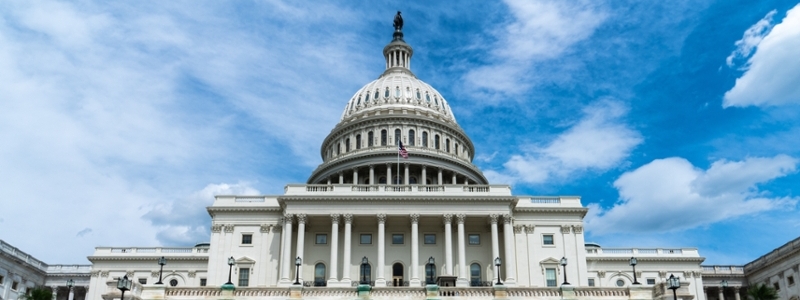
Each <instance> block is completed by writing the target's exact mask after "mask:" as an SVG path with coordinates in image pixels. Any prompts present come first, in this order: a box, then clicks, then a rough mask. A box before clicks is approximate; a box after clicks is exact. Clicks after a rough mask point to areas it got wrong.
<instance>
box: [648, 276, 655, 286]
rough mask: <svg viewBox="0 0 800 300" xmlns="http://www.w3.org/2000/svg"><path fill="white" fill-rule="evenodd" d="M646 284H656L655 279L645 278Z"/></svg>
mask: <svg viewBox="0 0 800 300" xmlns="http://www.w3.org/2000/svg"><path fill="white" fill-rule="evenodd" d="M647 284H649V285H654V284H656V279H655V278H647Z"/></svg>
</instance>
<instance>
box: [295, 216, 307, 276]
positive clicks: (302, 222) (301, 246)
mask: <svg viewBox="0 0 800 300" xmlns="http://www.w3.org/2000/svg"><path fill="white" fill-rule="evenodd" d="M305 242H306V215H305V214H298V215H297V249H296V250H295V253H297V255H296V256H295V257H299V258H301V259H304V260H305V256H303V255H304V254H303V252H304V251H303V250H305V244H306V243H305ZM304 262H305V261H304ZM297 273H298V274H300V277H299V278H300V282H303V264H300V268H299V269H298V270H297Z"/></svg>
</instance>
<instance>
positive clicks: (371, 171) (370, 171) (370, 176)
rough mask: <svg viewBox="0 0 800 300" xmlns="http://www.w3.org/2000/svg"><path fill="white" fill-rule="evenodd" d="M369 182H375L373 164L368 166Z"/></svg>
mask: <svg viewBox="0 0 800 300" xmlns="http://www.w3.org/2000/svg"><path fill="white" fill-rule="evenodd" d="M369 184H375V166H369Z"/></svg>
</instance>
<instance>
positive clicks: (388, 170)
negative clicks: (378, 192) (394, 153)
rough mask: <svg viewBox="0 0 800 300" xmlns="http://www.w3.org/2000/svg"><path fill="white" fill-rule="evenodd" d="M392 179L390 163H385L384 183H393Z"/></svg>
mask: <svg viewBox="0 0 800 300" xmlns="http://www.w3.org/2000/svg"><path fill="white" fill-rule="evenodd" d="M392 181H394V179H393V178H392V164H386V184H393V182H392Z"/></svg>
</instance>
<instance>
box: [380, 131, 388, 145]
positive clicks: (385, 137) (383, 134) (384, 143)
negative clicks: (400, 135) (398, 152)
mask: <svg viewBox="0 0 800 300" xmlns="http://www.w3.org/2000/svg"><path fill="white" fill-rule="evenodd" d="M386 135H387V133H386V130H385V129H384V130H381V146H386V140H387V136H386Z"/></svg>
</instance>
